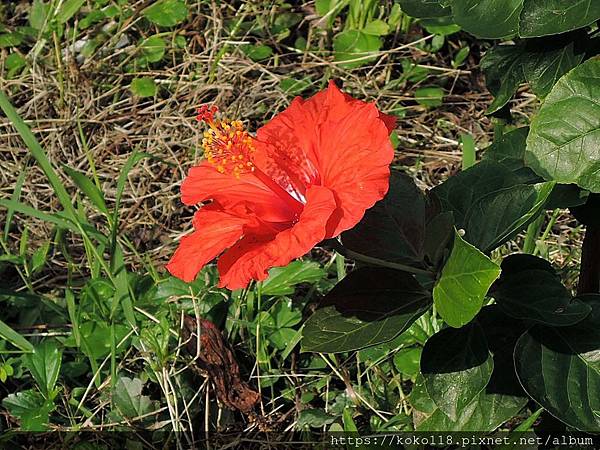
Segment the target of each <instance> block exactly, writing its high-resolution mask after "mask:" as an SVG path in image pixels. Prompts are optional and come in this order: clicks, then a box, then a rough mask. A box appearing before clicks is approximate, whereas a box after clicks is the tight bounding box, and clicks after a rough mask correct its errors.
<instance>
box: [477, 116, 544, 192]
mask: <svg viewBox="0 0 600 450" xmlns="http://www.w3.org/2000/svg"><path fill="white" fill-rule="evenodd" d="M528 134H529V127H521V128H515V129H514V130H511V131H509V132H508V133H506V134H503V135H502V136H500V137H498V138H496V139H494V142H493V143H492V144H491V145H489V146H488V147H486V149H485V152H484V153H483V158H482V160H491V161H495V162H497V163H500V164H502V165H503V166H504V167H506V168H507V169H508V170H510V171H511V172H513V173H514V174H515V175H516V176H517V177H518V179H519V181H520V182H522V183H525V184H529V183H531V182H536V181H542V180H541V179H540V178H539V177H538V176H537V175H536V174H535V172H534V171H533V170H531V169H530V168H529V167H525V149H526V147H527V135H528Z"/></svg>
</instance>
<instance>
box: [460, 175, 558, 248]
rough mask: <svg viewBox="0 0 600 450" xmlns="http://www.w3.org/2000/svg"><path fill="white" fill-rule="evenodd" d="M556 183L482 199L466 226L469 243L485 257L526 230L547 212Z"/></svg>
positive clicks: (511, 189) (512, 189) (519, 187)
mask: <svg viewBox="0 0 600 450" xmlns="http://www.w3.org/2000/svg"><path fill="white" fill-rule="evenodd" d="M554 186H555V185H554V183H553V182H549V183H540V184H536V185H525V184H519V185H516V186H511V187H509V188H505V189H502V190H499V191H496V192H493V193H491V194H488V195H486V196H485V197H482V198H481V199H479V200H478V201H477V202H476V203H475V204H474V205H473V208H472V210H471V212H470V214H469V216H468V218H467V223H466V224H465V230H466V234H465V239H466V240H467V241H469V242H471V243H472V244H474V245H475V246H477V248H480V249H482V250H483V251H484V252H485V253H488V252H490V251H492V250H493V249H495V248H497V247H499V246H500V245H502V244H504V243H505V242H507V241H509V240H510V239H512V238H513V237H515V236H516V235H517V234H518V233H519V232H520V231H522V230H524V229H525V228H526V227H527V225H528V224H529V223H530V222H532V221H533V220H534V219H535V218H536V217H537V216H538V215H539V214H540V212H542V211H543V209H544V205H545V204H546V201H547V200H548V197H549V196H550V193H551V192H552V189H553V188H554Z"/></svg>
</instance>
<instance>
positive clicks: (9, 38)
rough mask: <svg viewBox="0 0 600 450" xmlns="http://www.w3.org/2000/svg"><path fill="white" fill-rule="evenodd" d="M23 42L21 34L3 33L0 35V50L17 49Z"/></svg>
mask: <svg viewBox="0 0 600 450" xmlns="http://www.w3.org/2000/svg"><path fill="white" fill-rule="evenodd" d="M22 42H23V35H22V34H21V33H17V32H14V33H3V34H0V48H7V47H18V46H19V45H21V43H22Z"/></svg>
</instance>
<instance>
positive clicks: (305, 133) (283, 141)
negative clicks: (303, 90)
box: [167, 82, 395, 289]
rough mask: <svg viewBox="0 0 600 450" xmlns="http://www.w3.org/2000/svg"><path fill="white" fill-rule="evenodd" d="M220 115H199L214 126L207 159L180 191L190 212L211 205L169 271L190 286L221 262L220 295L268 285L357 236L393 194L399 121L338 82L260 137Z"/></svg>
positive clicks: (295, 105)
mask: <svg viewBox="0 0 600 450" xmlns="http://www.w3.org/2000/svg"><path fill="white" fill-rule="evenodd" d="M215 113H216V108H214V107H213V108H211V109H208V108H206V107H204V108H202V109H201V110H200V111H199V116H198V119H199V120H201V121H204V122H206V123H207V124H208V125H209V129H208V131H206V132H205V133H204V139H203V142H202V143H203V147H204V155H205V158H206V159H205V160H204V161H203V162H202V163H201V164H200V165H199V166H196V167H193V168H192V169H191V170H190V172H189V174H188V176H187V178H186V179H185V180H184V181H183V184H182V186H181V198H182V201H183V203H185V204H186V205H195V204H198V203H202V202H208V201H210V203H205V204H204V205H203V206H202V207H201V208H200V209H199V210H198V211H197V212H196V214H195V216H194V219H193V225H194V230H195V231H194V232H193V233H191V234H189V235H187V236H184V237H183V238H182V239H181V242H180V244H179V248H178V249H177V251H176V252H175V254H174V255H173V257H172V258H171V261H170V262H169V264H168V265H167V269H168V270H169V272H171V274H172V275H174V276H176V277H178V278H181V279H182V280H184V281H187V282H189V281H192V280H193V279H194V278H195V277H196V275H197V273H198V272H199V271H200V269H202V267H204V266H205V265H206V264H208V263H209V262H210V261H211V260H213V259H214V258H216V257H217V256H219V255H221V254H222V255H221V256H220V258H219V260H218V263H217V268H218V270H219V274H220V282H219V286H220V287H227V288H229V289H239V288H243V287H246V286H247V285H248V283H249V282H250V281H251V280H264V279H265V278H266V277H267V275H268V273H267V272H268V269H270V268H271V267H275V266H285V265H286V264H288V263H289V262H290V261H292V260H293V259H295V258H298V257H300V256H302V255H305V254H306V253H308V252H309V251H310V250H311V249H312V248H313V247H314V246H315V245H316V244H317V243H319V242H320V241H322V240H323V239H327V238H332V237H335V236H337V235H339V234H340V233H341V232H342V231H345V230H347V229H349V228H352V227H353V226H354V225H356V224H357V223H358V222H359V221H360V219H361V218H362V217H363V215H364V213H365V210H367V209H368V208H370V207H372V206H373V205H374V204H375V203H376V202H377V201H378V200H381V199H382V198H383V197H384V195H385V194H386V193H387V190H388V184H389V176H390V171H389V165H390V163H391V161H392V158H393V154H394V152H393V149H392V146H391V144H390V140H389V135H390V133H391V132H392V130H393V129H394V127H395V119H394V118H393V117H391V116H388V115H385V114H382V113H380V112H379V111H378V110H377V108H376V107H375V105H374V104H371V103H365V102H362V101H359V100H355V99H353V98H352V97H350V96H348V95H346V94H343V93H342V92H341V91H340V90H339V89H338V88H337V87H336V86H335V84H334V83H333V82H330V83H329V87H328V88H327V89H326V90H324V91H321V92H319V93H318V94H316V95H315V96H313V97H312V98H310V99H308V100H306V101H305V100H303V99H301V98H299V97H298V98H296V99H294V101H293V102H292V103H291V105H290V106H289V107H288V108H287V109H286V110H285V111H284V112H282V113H281V114H278V115H277V116H275V117H274V118H273V119H272V120H271V121H270V122H268V123H267V124H266V125H265V126H263V127H262V128H260V129H259V130H258V132H257V133H256V137H252V136H250V135H249V134H248V132H247V131H245V130H244V128H243V126H242V124H241V122H238V121H229V120H221V121H218V120H215V117H214V115H215ZM223 252H224V253H223Z"/></svg>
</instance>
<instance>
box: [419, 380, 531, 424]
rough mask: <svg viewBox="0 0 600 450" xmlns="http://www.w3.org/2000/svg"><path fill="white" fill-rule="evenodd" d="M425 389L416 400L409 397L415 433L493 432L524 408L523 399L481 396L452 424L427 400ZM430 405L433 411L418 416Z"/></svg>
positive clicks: (525, 402)
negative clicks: (415, 413) (412, 408)
mask: <svg viewBox="0 0 600 450" xmlns="http://www.w3.org/2000/svg"><path fill="white" fill-rule="evenodd" d="M423 391H425V389H421V392H420V394H421V395H420V396H419V397H417V396H415V397H413V396H412V394H411V403H412V404H413V406H414V407H415V410H416V411H418V412H420V414H418V415H415V417H418V419H419V420H418V421H417V424H416V430H417V431H435V432H446V431H475V432H479V433H481V432H483V431H493V430H495V429H496V428H498V427H499V426H500V425H502V424H503V423H504V422H506V421H507V420H509V419H511V418H513V417H514V416H515V415H516V414H517V413H518V412H519V411H520V410H521V409H522V408H523V407H524V406H525V405H526V404H527V399H526V398H523V397H518V396H513V395H506V394H502V393H487V392H486V391H485V390H484V391H483V392H481V393H480V394H479V395H478V396H477V397H476V398H475V400H473V401H472V402H471V403H470V404H469V405H467V407H465V408H464V409H463V410H462V413H461V414H460V415H459V416H458V417H457V419H456V420H454V421H453V420H451V419H450V418H449V417H448V416H447V415H446V414H444V413H443V412H442V411H441V410H440V409H439V408H435V405H434V404H433V402H432V401H431V399H428V396H427V393H426V392H425V394H423ZM427 400H429V402H430V403H429V406H431V405H432V404H433V408H434V409H433V411H429V412H425V413H423V412H422V408H423V405H427V404H428V402H427Z"/></svg>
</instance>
